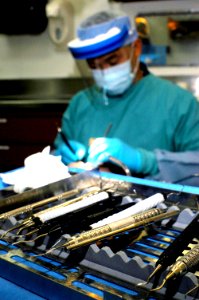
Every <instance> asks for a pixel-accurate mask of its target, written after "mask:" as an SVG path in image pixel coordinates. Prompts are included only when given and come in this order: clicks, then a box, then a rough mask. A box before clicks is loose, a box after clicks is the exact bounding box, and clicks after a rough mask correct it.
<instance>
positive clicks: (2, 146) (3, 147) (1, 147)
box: [0, 145, 10, 151]
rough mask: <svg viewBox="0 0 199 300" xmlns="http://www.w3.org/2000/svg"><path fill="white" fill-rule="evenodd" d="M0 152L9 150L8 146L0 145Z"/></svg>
mask: <svg viewBox="0 0 199 300" xmlns="http://www.w3.org/2000/svg"><path fill="white" fill-rule="evenodd" d="M0 150H6V151H7V150H10V146H8V145H0Z"/></svg>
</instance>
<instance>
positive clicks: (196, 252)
mask: <svg viewBox="0 0 199 300" xmlns="http://www.w3.org/2000/svg"><path fill="white" fill-rule="evenodd" d="M198 263H199V244H198V245H197V246H195V247H194V248H193V249H191V250H190V251H189V252H188V253H187V254H186V255H184V256H182V257H180V258H179V259H178V260H177V261H176V262H175V263H174V264H173V265H172V266H171V267H170V270H169V273H168V274H167V275H166V277H165V278H164V280H163V282H162V284H161V285H159V286H158V287H157V288H154V289H152V290H151V291H157V290H160V289H161V288H163V286H164V285H165V283H166V282H167V281H168V280H169V279H171V278H173V277H176V276H179V275H183V274H185V273H187V272H188V271H189V270H191V269H193V267H195V266H196V265H197V264H198Z"/></svg>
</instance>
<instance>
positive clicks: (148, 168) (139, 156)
mask: <svg viewBox="0 0 199 300" xmlns="http://www.w3.org/2000/svg"><path fill="white" fill-rule="evenodd" d="M109 156H112V157H114V158H116V159H118V160H120V161H121V162H122V163H123V164H125V165H126V166H127V167H128V168H129V169H130V170H131V171H132V172H135V173H143V174H154V173H156V172H157V161H156V157H155V154H154V153H153V152H151V151H147V150H144V149H136V148H133V147H131V146H129V145H127V144H126V143H124V142H122V141H121V140H120V139H118V138H96V139H95V140H94V141H93V143H92V144H91V146H90V148H89V150H88V157H87V162H90V163H92V164H94V165H98V164H100V163H103V162H108V161H109Z"/></svg>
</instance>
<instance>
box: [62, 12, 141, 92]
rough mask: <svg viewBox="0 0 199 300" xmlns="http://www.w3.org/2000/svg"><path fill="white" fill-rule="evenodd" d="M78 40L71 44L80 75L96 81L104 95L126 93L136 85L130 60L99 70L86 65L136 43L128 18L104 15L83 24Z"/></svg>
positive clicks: (78, 33)
mask: <svg viewBox="0 0 199 300" xmlns="http://www.w3.org/2000/svg"><path fill="white" fill-rule="evenodd" d="M77 35H78V38H77V39H75V40H73V41H71V42H70V43H69V44H68V47H69V49H70V51H71V52H72V54H73V56H74V58H75V59H76V61H77V65H78V68H79V70H80V72H81V75H82V76H84V77H87V78H88V77H90V78H92V77H93V78H94V80H95V82H96V84H97V86H98V87H99V88H102V90H103V92H104V94H107V95H117V94H121V93H123V92H124V91H125V90H126V89H127V88H128V87H129V86H130V84H131V82H132V81H133V74H132V72H131V66H130V60H127V59H126V61H124V62H122V63H120V64H117V65H115V66H113V67H110V68H107V69H106V70H105V69H103V70H102V69H101V70H99V69H98V67H97V68H95V70H94V69H92V68H90V69H89V67H88V66H85V61H88V60H91V59H95V58H98V57H102V56H104V55H106V54H108V53H112V52H114V51H116V50H117V49H120V48H121V47H123V46H125V45H129V44H131V43H132V42H133V41H135V40H136V39H137V32H136V30H135V28H133V27H132V25H131V22H130V19H129V17H128V16H116V15H113V14H111V13H107V12H101V13H98V14H95V15H94V16H92V17H90V18H88V19H87V20H86V21H84V22H83V23H82V24H81V25H80V27H79V28H78V30H77Z"/></svg>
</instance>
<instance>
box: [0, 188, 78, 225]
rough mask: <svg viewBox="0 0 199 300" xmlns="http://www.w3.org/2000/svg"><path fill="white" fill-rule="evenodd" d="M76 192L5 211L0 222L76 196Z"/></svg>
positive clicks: (72, 191)
mask: <svg viewBox="0 0 199 300" xmlns="http://www.w3.org/2000/svg"><path fill="white" fill-rule="evenodd" d="M78 192H79V191H78V189H74V190H71V191H67V192H64V193H62V194H59V195H56V196H52V197H50V198H47V199H44V200H40V201H38V202H35V203H32V204H28V205H24V206H21V207H19V208H16V209H13V210H10V211H7V212H5V213H2V214H0V221H1V220H5V219H8V218H10V217H13V216H17V215H19V214H23V213H27V212H29V211H32V210H33V209H34V208H37V207H40V206H42V205H45V204H49V203H52V202H54V201H57V200H63V199H67V198H69V197H72V196H74V195H76V194H77V193H78Z"/></svg>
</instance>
